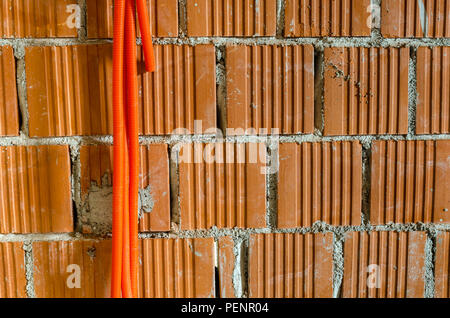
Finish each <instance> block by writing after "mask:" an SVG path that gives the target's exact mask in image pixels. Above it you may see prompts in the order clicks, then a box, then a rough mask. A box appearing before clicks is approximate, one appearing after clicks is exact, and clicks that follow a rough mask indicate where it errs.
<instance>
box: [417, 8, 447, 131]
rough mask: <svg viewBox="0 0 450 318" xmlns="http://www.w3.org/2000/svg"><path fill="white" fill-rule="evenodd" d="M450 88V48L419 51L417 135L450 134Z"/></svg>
mask: <svg viewBox="0 0 450 318" xmlns="http://www.w3.org/2000/svg"><path fill="white" fill-rule="evenodd" d="M449 6H450V4H449ZM449 10H450V8H449ZM449 87H450V47H449V46H438V47H433V48H428V47H420V48H418V49H417V116H416V133H417V134H445V133H449V132H450V89H449Z"/></svg>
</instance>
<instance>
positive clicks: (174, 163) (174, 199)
mask: <svg viewBox="0 0 450 318" xmlns="http://www.w3.org/2000/svg"><path fill="white" fill-rule="evenodd" d="M179 151H180V149H179V147H177V146H176V145H174V146H173V147H170V148H169V154H170V158H169V160H170V161H169V167H170V171H169V173H170V181H171V182H170V198H171V204H170V206H171V229H172V232H175V231H178V230H179V228H180V226H181V216H180V207H181V199H180V170H179V169H180V167H179V163H178V158H179Z"/></svg>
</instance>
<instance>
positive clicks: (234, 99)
mask: <svg viewBox="0 0 450 318" xmlns="http://www.w3.org/2000/svg"><path fill="white" fill-rule="evenodd" d="M226 54H227V57H226V58H227V122H228V124H227V128H234V129H241V130H242V129H243V130H247V129H249V128H252V129H254V130H255V131H254V132H253V133H251V132H250V134H256V133H260V134H261V133H262V134H264V133H270V132H271V131H272V129H278V132H279V133H282V134H297V133H312V132H313V131H314V48H313V47H312V46H311V45H305V46H297V45H296V46H285V47H281V46H267V45H265V46H242V45H233V46H228V47H227V50H226ZM261 128H264V129H266V131H264V130H263V131H261V130H260V129H261ZM227 133H231V132H227ZM243 133H244V132H243V131H241V132H239V131H235V133H234V134H243Z"/></svg>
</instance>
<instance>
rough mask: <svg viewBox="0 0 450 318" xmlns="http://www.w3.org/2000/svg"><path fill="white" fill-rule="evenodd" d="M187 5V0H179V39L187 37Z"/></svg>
mask: <svg viewBox="0 0 450 318" xmlns="http://www.w3.org/2000/svg"><path fill="white" fill-rule="evenodd" d="M187 24H188V20H187V4H186V0H178V37H179V38H181V39H185V38H186V37H187Z"/></svg>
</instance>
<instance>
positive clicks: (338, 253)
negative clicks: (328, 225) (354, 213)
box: [333, 232, 345, 298]
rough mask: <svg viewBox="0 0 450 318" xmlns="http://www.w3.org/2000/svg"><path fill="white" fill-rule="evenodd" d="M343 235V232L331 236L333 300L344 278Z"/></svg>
mask: <svg viewBox="0 0 450 318" xmlns="http://www.w3.org/2000/svg"><path fill="white" fill-rule="evenodd" d="M344 235H345V234H344V232H335V233H334V235H333V298H339V296H340V294H341V285H342V279H343V277H344Z"/></svg>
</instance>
